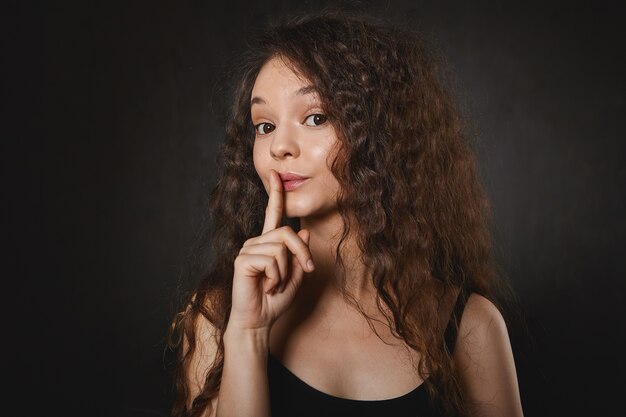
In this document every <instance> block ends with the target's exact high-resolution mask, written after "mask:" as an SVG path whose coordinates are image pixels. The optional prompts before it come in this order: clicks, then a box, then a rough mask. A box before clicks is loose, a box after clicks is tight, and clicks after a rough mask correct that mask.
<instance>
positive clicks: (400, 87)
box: [172, 13, 499, 416]
mask: <svg viewBox="0 0 626 417" xmlns="http://www.w3.org/2000/svg"><path fill="white" fill-rule="evenodd" d="M273 57H280V58H282V59H283V61H284V62H286V63H288V64H289V65H291V66H292V67H293V69H294V70H295V71H297V72H298V73H299V74H301V75H302V76H304V77H305V78H306V79H308V80H309V81H310V82H311V83H312V84H313V85H314V87H315V89H316V91H317V93H318V94H319V97H320V99H321V102H322V106H323V110H324V112H325V114H326V115H327V116H328V118H329V121H330V122H331V123H332V124H333V126H334V128H335V130H336V132H337V135H338V137H339V138H340V144H341V145H340V148H339V150H338V154H337V157H336V159H335V160H334V162H333V163H332V166H331V171H332V172H333V174H334V175H335V177H336V178H337V180H338V182H339V184H340V186H341V190H342V191H341V192H340V195H339V196H338V197H337V205H338V210H339V213H340V214H341V216H342V218H343V220H344V231H343V234H342V237H341V239H340V243H339V247H338V248H337V250H336V255H337V261H338V263H339V264H341V265H343V262H342V259H341V253H340V252H341V251H340V247H341V246H342V244H343V243H344V241H345V240H346V238H347V237H348V236H352V234H354V236H356V241H357V243H358V246H359V248H360V250H361V252H362V260H363V262H364V263H365V265H366V266H367V267H368V268H369V271H370V272H371V274H372V277H373V284H374V286H375V287H376V289H377V292H378V300H377V301H378V306H379V309H380V311H381V312H383V314H385V317H386V318H387V320H388V322H389V324H390V327H391V329H392V331H393V332H394V334H395V335H396V336H398V337H400V338H402V339H403V340H404V342H405V343H406V344H407V345H408V346H409V347H411V348H412V349H415V350H416V351H417V352H419V353H420V356H421V360H420V361H419V363H417V364H415V367H416V370H417V372H419V374H420V376H421V377H422V378H423V379H424V380H425V383H426V386H427V389H428V391H429V393H430V397H431V398H432V399H433V401H434V403H435V404H436V405H437V406H438V407H440V408H441V410H442V412H443V413H444V414H445V415H466V414H467V410H466V406H465V404H464V402H463V393H462V389H461V386H460V383H459V381H458V380H457V378H456V376H455V370H454V363H453V361H452V355H451V352H449V351H448V349H447V347H446V344H445V343H444V337H443V333H442V331H441V329H442V326H441V320H440V317H439V312H440V309H441V305H442V301H441V300H442V299H443V297H444V296H445V295H446V294H452V293H457V292H458V291H459V290H460V291H462V292H464V293H465V294H469V293H471V292H475V293H479V294H481V295H483V296H485V297H487V298H488V299H490V300H491V301H492V302H494V303H496V305H498V303H497V299H496V298H497V297H496V287H497V283H498V280H499V278H498V274H497V273H496V271H495V268H494V266H493V261H492V255H491V253H492V251H491V236H490V231H489V212H490V209H489V204H488V200H487V198H486V196H485V192H484V190H483V188H482V186H481V184H480V182H479V180H478V175H477V172H476V163H475V157H474V154H473V152H472V150H471V148H470V146H469V144H468V141H467V140H466V138H465V135H464V133H463V129H462V122H461V117H460V112H459V109H458V107H457V104H456V103H455V100H453V97H452V95H451V94H450V92H449V89H447V88H446V87H445V86H446V84H445V83H444V82H443V80H442V68H445V66H442V65H441V59H440V58H439V57H438V56H437V55H436V54H435V53H433V51H432V50H431V49H430V48H429V47H428V46H427V45H426V44H425V42H424V41H423V40H422V38H421V37H420V36H418V35H416V34H415V33H414V32H412V31H409V30H407V29H403V28H400V27H399V26H396V25H388V24H384V23H381V22H378V21H373V20H372V19H370V18H363V17H355V16H348V15H345V14H341V13H340V14H337V13H325V14H321V15H315V16H310V15H309V16H306V17H301V18H298V19H292V20H290V21H289V22H287V23H282V24H280V25H274V26H271V27H269V29H267V30H266V31H264V32H263V33H261V34H260V35H259V36H258V37H257V38H256V39H255V41H254V42H253V43H252V44H251V45H250V47H249V48H248V51H247V52H246V53H245V54H244V56H243V60H242V62H241V63H240V64H239V69H240V71H241V75H240V78H239V81H238V85H237V87H236V89H235V91H234V106H233V108H232V111H231V114H230V116H229V120H228V121H227V125H226V138H225V141H224V143H223V146H222V150H221V163H222V167H221V171H222V172H221V176H220V178H219V180H218V182H217V185H216V186H215V188H214V189H213V191H212V192H211V195H210V200H209V201H210V203H209V222H208V224H209V230H210V232H209V233H208V235H207V236H208V237H209V238H210V242H211V244H210V251H211V253H212V258H213V259H212V262H211V265H210V267H209V270H208V273H207V274H206V276H205V277H204V278H203V279H202V280H201V282H200V283H199V286H198V288H197V289H196V290H195V291H194V293H193V294H194V295H193V297H191V296H190V297H189V298H188V301H187V303H186V305H185V308H184V309H182V312H181V313H179V314H178V315H177V317H176V319H175V320H174V323H173V327H172V329H173V330H172V335H174V334H176V335H178V337H177V338H176V337H175V338H174V339H177V340H175V341H174V342H173V345H180V340H181V339H182V337H185V338H186V340H187V341H188V346H189V349H187V350H186V351H185V352H183V349H179V353H180V354H179V357H178V362H177V363H178V365H177V373H176V376H175V388H176V391H177V399H176V402H175V404H174V409H173V414H174V415H175V416H183V415H188V416H198V415H200V413H201V412H202V411H203V410H205V409H206V407H208V406H210V400H211V399H212V398H213V397H214V396H215V395H216V394H217V391H218V390H219V386H220V380H221V374H222V369H223V364H224V345H223V341H222V336H223V334H224V332H225V330H226V326H227V324H228V316H229V311H230V304H231V292H232V277H233V272H234V270H233V269H234V267H233V262H234V259H235V257H236V256H237V254H238V252H239V249H240V248H241V247H242V245H243V243H244V241H245V240H246V239H248V238H250V237H251V236H257V235H259V234H260V233H261V230H262V225H263V218H264V208H265V206H266V205H267V200H268V197H267V194H266V192H265V189H264V187H263V184H262V183H261V180H260V178H259V177H258V175H257V173H256V171H255V169H254V166H253V163H252V161H253V159H252V147H253V138H254V130H253V124H252V121H251V118H250V95H251V91H252V88H253V85H254V83H255V79H256V76H257V74H258V72H259V70H260V68H261V67H262V65H263V64H264V63H265V62H267V61H268V60H270V59H271V58H273ZM355 220H356V221H355ZM344 284H345V283H344ZM343 290H344V292H346V295H347V298H350V297H349V294H347V291H346V290H345V285H344V287H343ZM352 302H353V303H354V304H355V306H357V307H359V306H358V303H357V302H356V300H354V299H352ZM360 311H361V312H362V313H363V314H364V315H366V314H365V313H364V312H363V310H362V309H360ZM385 311H389V312H390V313H389V314H388V313H385ZM200 315H202V316H204V317H205V318H206V319H207V320H209V322H210V323H212V325H213V326H214V327H215V329H216V330H217V335H216V340H217V345H218V348H217V356H216V359H215V361H214V363H213V364H212V365H211V366H210V369H209V372H208V374H207V376H206V381H205V384H204V387H203V389H202V391H201V392H200V394H199V395H198V396H197V397H196V398H195V399H194V400H193V406H192V408H191V410H187V407H186V404H187V402H188V401H189V395H190V393H189V387H187V385H186V377H185V375H186V374H187V371H188V368H189V366H190V362H191V357H192V355H193V352H194V350H195V349H196V330H195V329H196V321H197V319H198V317H199V316H200ZM366 318H367V319H368V320H371V317H369V316H367V315H366ZM370 325H371V321H370ZM372 327H373V326H372ZM426 374H428V378H426Z"/></svg>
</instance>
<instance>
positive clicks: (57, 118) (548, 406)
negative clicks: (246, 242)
mask: <svg viewBox="0 0 626 417" xmlns="http://www.w3.org/2000/svg"><path fill="white" fill-rule="evenodd" d="M326 4H332V3H329V2H316V1H307V2H302V3H301V4H300V3H295V4H290V3H288V2H284V1H263V2H259V3H252V2H250V3H248V2H243V1H238V0H233V1H228V2H225V3H224V4H221V5H217V4H214V3H212V2H210V1H201V0H196V1H173V0H172V1H169V2H166V1H160V2H150V1H117V2H115V1H111V2H89V1H87V2H74V3H72V4H69V3H67V2H52V1H51V2H45V3H37V2H27V1H9V2H8V3H6V4H5V6H3V12H2V14H3V16H2V19H3V20H2V21H3V25H2V26H3V28H2V32H3V34H4V35H3V37H2V45H3V52H2V55H3V64H2V102H3V104H2V105H3V109H4V111H3V118H5V119H6V123H5V128H4V129H3V131H4V133H3V134H2V146H3V152H2V170H3V184H4V187H3V188H4V191H5V196H6V197H5V199H4V203H3V204H2V206H3V214H4V216H3V218H4V220H5V222H6V225H5V227H4V230H5V231H4V233H3V239H4V241H5V245H4V246H5V250H4V256H5V257H6V260H5V268H3V269H4V270H5V273H3V275H5V276H4V282H5V283H6V286H5V291H4V293H3V303H2V305H3V310H4V319H5V335H4V337H3V340H4V341H3V345H4V348H5V352H6V353H4V354H3V359H4V360H3V374H4V379H5V380H6V381H7V382H8V385H9V387H10V388H9V391H8V393H9V394H5V398H6V400H5V404H6V407H7V408H10V409H12V410H13V411H12V412H11V413H10V414H7V413H4V412H3V413H2V414H3V415H36V411H43V410H47V411H48V414H47V415H72V416H73V415H82V416H159V415H167V411H168V409H169V406H170V401H171V394H170V392H171V390H170V384H171V381H170V375H169V371H170V370H169V368H168V363H169V361H170V360H171V355H169V354H168V353H167V351H166V349H165V336H166V333H167V329H168V326H169V322H170V319H171V317H172V315H173V314H174V305H175V304H174V303H175V302H176V298H175V297H176V294H177V291H178V289H179V286H180V285H181V270H183V269H184V266H185V263H186V259H187V256H188V254H189V252H190V250H191V247H192V245H193V244H194V239H195V236H196V231H197V230H198V228H199V226H200V223H201V219H202V216H203V209H204V202H205V198H206V196H207V194H208V192H209V191H210V189H211V187H212V186H213V184H214V181H215V174H216V172H215V167H216V165H215V158H216V150H217V146H218V142H219V140H221V134H222V126H221V114H222V113H221V111H222V109H221V108H220V107H219V106H218V105H220V104H221V103H222V102H223V101H224V91H223V86H222V85H221V82H220V76H221V74H222V73H223V71H224V70H225V65H226V64H227V63H228V62H230V60H231V59H232V58H233V56H234V54H235V51H237V50H240V49H241V48H242V47H243V45H245V39H246V35H245V34H246V32H248V31H249V30H250V29H251V28H255V27H258V26H259V24H262V23H263V22H264V21H265V20H266V18H267V17H268V16H272V15H276V14H281V13H283V12H294V11H297V10H299V9H315V8H317V7H319V6H321V5H326ZM617 4H618V2H614V3H610V2H591V1H589V2H586V3H585V4H582V3H581V4H579V5H577V6H574V5H573V3H572V2H563V3H554V2H548V3H546V2H537V3H528V2H523V3H522V2H519V3H515V4H514V3H511V4H505V3H502V2H492V3H486V2H463V1H458V2H450V1H447V2H442V1H408V0H407V1H388V2H362V3H361V6H359V7H362V8H366V9H370V10H373V11H375V12H376V13H380V14H381V15H383V16H388V17H390V18H393V19H396V20H399V21H401V22H407V21H408V22H414V24H415V25H417V26H418V27H420V28H421V29H422V31H423V32H424V33H426V34H427V35H428V36H430V37H431V38H432V40H433V41H434V42H435V45H436V46H437V47H438V48H440V49H441V50H442V51H443V53H444V54H445V55H446V56H447V58H448V61H449V65H450V67H451V68H452V72H453V74H454V75H455V77H456V83H457V86H458V89H459V91H460V93H461V99H462V100H463V102H464V103H465V105H466V107H467V109H468V113H469V115H470V116H471V117H472V120H473V123H474V126H475V130H476V132H477V142H476V149H477V152H478V157H479V162H480V166H481V172H482V175H483V178H484V182H485V184H486V186H487V188H488V191H489V194H490V196H491V199H492V202H493V211H494V223H495V234H496V237H497V239H498V240H497V246H498V248H499V252H500V259H501V264H502V267H503V269H504V271H505V272H506V274H507V275H508V278H509V280H510V281H511V283H512V285H513V287H514V289H515V290H516V292H517V294H518V295H519V297H520V300H521V303H522V306H523V308H524V310H525V313H526V317H527V322H528V325H529V329H530V333H531V336H532V339H531V340H530V341H525V340H523V339H522V338H515V337H514V339H513V342H514V343H513V344H514V351H515V355H516V360H517V367H518V374H519V382H520V388H521V394H522V400H523V404H524V409H525V412H526V416H527V417H532V416H554V415H563V416H565V415H568V416H570V415H576V416H578V415H581V416H582V415H593V416H617V415H623V414H622V411H621V410H622V408H623V407H622V398H623V394H624V392H625V388H626V387H625V384H624V371H625V370H626V369H625V367H624V356H623V352H624V351H625V343H624V316H625V313H626V307H625V306H624V305H625V303H624V302H625V291H624V290H625V284H624V280H625V278H626V276H625V273H624V272H625V268H624V263H623V261H622V254H623V253H624V249H625V248H626V247H625V245H624V242H623V238H624V237H625V233H624V232H625V228H626V221H625V220H624V216H623V214H624V212H625V198H624V186H625V185H626V169H625V168H624V145H623V141H624V139H626V138H625V137H624V136H625V135H624V122H623V120H624V116H623V115H624V112H625V111H626V106H625V103H624V92H625V88H624V87H625V83H624V72H625V70H626V67H625V65H624V38H625V37H624V34H625V33H624V32H625V31H624V29H623V21H624V17H625V16H624V14H623V13H622V12H621V11H620V9H619V7H618V6H617ZM182 282H183V284H182V286H183V288H185V289H189V288H190V285H191V282H190V281H185V280H183V281H182ZM37 415H38V414H37Z"/></svg>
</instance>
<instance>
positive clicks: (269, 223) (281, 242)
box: [185, 59, 523, 417]
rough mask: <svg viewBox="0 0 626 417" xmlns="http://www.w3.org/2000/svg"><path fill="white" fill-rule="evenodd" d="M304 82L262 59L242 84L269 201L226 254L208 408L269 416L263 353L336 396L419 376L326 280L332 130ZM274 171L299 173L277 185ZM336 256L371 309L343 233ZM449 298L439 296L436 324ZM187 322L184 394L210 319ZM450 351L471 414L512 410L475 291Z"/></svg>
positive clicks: (390, 390)
mask: <svg viewBox="0 0 626 417" xmlns="http://www.w3.org/2000/svg"><path fill="white" fill-rule="evenodd" d="M307 87H308V82H307V80H305V79H303V78H301V77H299V76H298V75H297V74H295V73H294V72H293V71H292V70H291V69H290V68H289V66H287V65H285V64H284V63H283V62H282V61H280V60H278V59H272V60H270V61H269V62H268V63H266V64H265V65H264V66H263V68H262V69H261V72H260V73H259V76H258V77H257V81H256V83H255V87H254V89H253V94H252V98H254V97H257V98H260V100H256V102H257V104H253V105H252V118H253V122H254V123H255V125H256V126H258V127H259V130H257V138H256V139H255V146H254V162H255V167H256V169H257V172H258V173H259V176H260V177H261V179H262V181H263V183H264V185H265V187H266V190H267V191H268V195H269V200H268V205H267V208H266V213H265V221H264V226H263V231H262V233H261V235H260V236H257V237H253V238H251V239H248V240H247V241H246V242H245V243H244V245H243V247H242V248H241V250H240V252H239V255H238V256H237V258H236V260H235V268H234V275H233V303H232V310H231V315H230V320H229V324H228V328H227V330H226V332H225V334H224V348H225V352H224V354H225V356H224V370H223V374H222V381H221V386H220V391H219V395H218V397H219V401H218V398H215V399H214V400H213V403H212V404H213V411H212V413H211V414H210V415H211V416H219V417H225V416H238V417H246V416H255V417H256V416H258V417H264V416H270V407H269V388H268V380H267V360H268V355H269V354H270V352H271V354H272V355H274V356H275V357H276V358H277V359H279V360H280V361H281V362H282V363H283V364H284V365H285V366H286V367H287V368H289V369H290V370H291V371H292V372H293V373H294V374H295V375H296V376H298V377H299V378H300V379H302V380H303V381H305V382H306V383H307V384H309V385H311V386H312V387H313V388H315V389H318V390H320V391H323V392H326V393H327V394H329V395H334V396H337V397H342V398H349V399H363V400H380V399H386V398H394V397H397V396H400V395H403V394H405V393H407V392H409V391H411V390H412V389H414V388H415V387H416V386H418V385H419V384H421V383H422V382H423V381H422V379H421V378H420V377H419V376H418V375H416V374H415V373H414V372H413V371H412V367H411V366H410V364H411V362H415V361H416V360H419V354H418V353H417V352H415V351H412V350H411V349H410V348H408V346H406V345H405V344H404V342H403V341H402V340H399V339H396V338H395V337H394V336H393V335H392V334H391V331H390V329H389V328H388V327H387V326H386V325H383V324H382V323H378V324H376V329H377V331H378V332H379V334H380V335H381V337H382V339H383V340H384V341H385V343H384V342H383V341H382V340H381V339H379V338H378V337H377V336H376V335H375V334H373V332H372V331H371V329H370V328H369V326H368V324H367V322H366V321H365V319H364V318H363V317H362V315H361V314H360V313H359V312H357V311H356V310H355V309H353V308H352V307H350V306H349V305H347V304H346V302H345V300H344V298H343V297H342V295H341V292H340V290H339V288H338V286H337V284H336V282H335V277H336V276H337V271H335V269H334V268H335V265H334V249H335V247H336V240H337V239H336V238H337V235H338V231H339V230H340V226H341V223H340V221H341V219H340V217H339V216H338V213H337V211H336V207H333V205H332V202H333V196H334V192H336V189H335V188H334V186H335V184H334V183H333V182H332V181H333V178H331V177H329V176H328V173H329V170H328V165H327V164H326V163H324V162H325V161H326V160H327V158H329V157H331V156H332V154H333V153H332V152H333V149H334V148H333V145H334V144H335V141H336V137H334V136H333V135H334V131H333V130H332V126H331V125H330V124H329V123H321V124H319V125H317V124H311V123H310V122H311V120H312V119H311V118H310V116H311V115H313V114H315V112H316V111H318V110H317V108H318V104H319V103H318V101H319V100H318V99H317V97H316V95H315V94H314V93H313V92H310V91H308V89H307ZM303 92H305V93H306V94H302V93H303ZM253 101H254V100H253ZM318 119H319V118H318ZM319 120H322V119H319ZM263 123H268V124H271V126H270V127H268V126H267V125H263ZM295 167H298V168H299V169H302V170H303V171H305V172H301V171H297V170H296V169H295ZM276 170H280V171H281V172H282V171H293V172H296V173H299V174H304V175H307V176H310V177H311V179H310V180H309V181H308V183H307V184H303V185H302V186H301V187H300V188H299V189H296V190H294V191H291V192H285V191H284V190H283V187H282V182H281V181H280V178H279V176H278V174H277V172H276ZM324 187H326V188H324ZM284 215H288V216H290V217H291V216H297V217H300V220H301V230H300V231H299V232H298V233H296V232H295V231H294V230H292V229H291V228H290V227H287V226H281V219H282V217H283V216H284ZM345 259H351V260H355V261H354V263H353V264H349V265H347V275H346V279H347V282H348V288H349V290H350V291H351V293H352V294H353V295H354V296H355V298H356V299H357V300H358V301H359V302H360V303H361V304H362V305H363V307H364V308H365V309H366V311H367V312H368V313H370V314H373V315H375V317H376V313H377V311H376V308H375V297H376V292H375V289H374V288H373V287H372V285H371V281H370V280H369V276H368V275H367V272H366V269H365V268H364V266H363V265H362V264H360V263H359V262H357V261H356V260H357V259H359V257H358V251H357V250H356V245H354V244H353V242H351V241H350V240H349V241H348V245H347V249H346V253H345ZM309 261H313V262H314V266H313V267H311V266H310V265H309ZM453 304H454V299H452V298H451V299H450V300H449V301H448V306H449V308H448V310H447V311H446V312H445V314H446V317H445V320H444V322H446V321H447V316H449V313H450V312H451V309H452V305H453ZM378 318H381V317H380V316H378ZM383 323H384V320H383ZM197 331H198V333H197V334H198V343H199V346H198V347H197V350H196V353H195V355H194V357H193V359H192V366H191V367H190V373H189V375H188V378H189V380H188V382H189V386H190V387H191V391H192V392H191V394H192V397H193V396H195V395H197V393H199V392H200V390H201V387H202V384H203V381H204V379H205V376H206V373H207V371H208V369H209V367H210V365H211V363H212V362H213V359H214V357H215V352H216V343H215V329H214V328H213V327H212V326H211V325H210V323H208V322H207V321H206V320H204V319H202V318H200V319H199V321H198V323H197ZM185 346H186V345H185ZM453 357H454V361H455V363H456V365H457V369H458V372H459V378H460V380H461V382H462V384H463V386H464V389H465V391H466V393H467V398H468V401H469V404H470V407H471V410H472V414H473V415H474V416H481V417H483V416H484V417H487V416H488V417H505V416H506V417H519V416H522V415H523V413H522V407H521V401H520V397H519V389H518V385H517V376H516V371H515V363H514V360H513V355H512V352H511V346H510V342H509V337H508V333H507V329H506V325H505V324H504V320H503V318H502V316H501V314H500V312H499V311H498V310H497V308H496V307H495V306H494V305H493V304H492V303H491V302H490V301H488V300H487V299H486V298H484V297H482V296H479V295H477V294H472V295H471V296H470V297H469V299H468V302H467V305H466V308H465V311H464V313H463V318H462V320H461V323H460V328H459V333H458V338H457V344H456V348H455V351H454V353H453ZM207 415H208V414H207Z"/></svg>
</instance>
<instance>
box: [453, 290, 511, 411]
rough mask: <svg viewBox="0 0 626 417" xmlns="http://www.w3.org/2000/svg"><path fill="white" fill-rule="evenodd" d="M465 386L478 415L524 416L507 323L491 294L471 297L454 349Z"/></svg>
mask: <svg viewBox="0 0 626 417" xmlns="http://www.w3.org/2000/svg"><path fill="white" fill-rule="evenodd" d="M454 361H455V363H456V365H457V369H458V373H459V376H460V380H461V383H462V384H463V389H464V391H465V394H466V398H467V400H468V404H469V405H470V409H471V410H472V411H473V413H472V414H473V415H476V416H490V417H491V416H493V417H496V416H516V417H519V416H523V413H522V406H521V399H520V395H519V387H518V382H517V373H516V369H515V361H514V359H513V352H512V349H511V343H510V341H509V335H508V331H507V327H506V323H505V321H504V318H503V317H502V314H501V313H500V311H499V310H498V308H497V307H496V306H495V305H494V304H493V303H492V302H491V301H489V300H488V299H487V298H485V297H483V296H481V295H478V294H475V293H473V294H471V295H470V297H469V298H468V300H467V304H466V306H465V310H464V311H463V316H462V318H461V323H460V326H459V332H458V336H457V343H456V347H455V349H454Z"/></svg>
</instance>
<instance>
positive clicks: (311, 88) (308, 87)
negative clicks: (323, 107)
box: [294, 85, 317, 96]
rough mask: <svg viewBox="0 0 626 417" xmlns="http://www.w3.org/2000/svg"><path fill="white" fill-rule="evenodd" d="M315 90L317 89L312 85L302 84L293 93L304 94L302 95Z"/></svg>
mask: <svg viewBox="0 0 626 417" xmlns="http://www.w3.org/2000/svg"><path fill="white" fill-rule="evenodd" d="M316 92H317V90H316V89H315V86H314V85H306V86H304V87H302V88H299V89H298V90H297V91H296V92H295V93H294V95H295V96H304V95H307V94H311V93H316Z"/></svg>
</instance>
